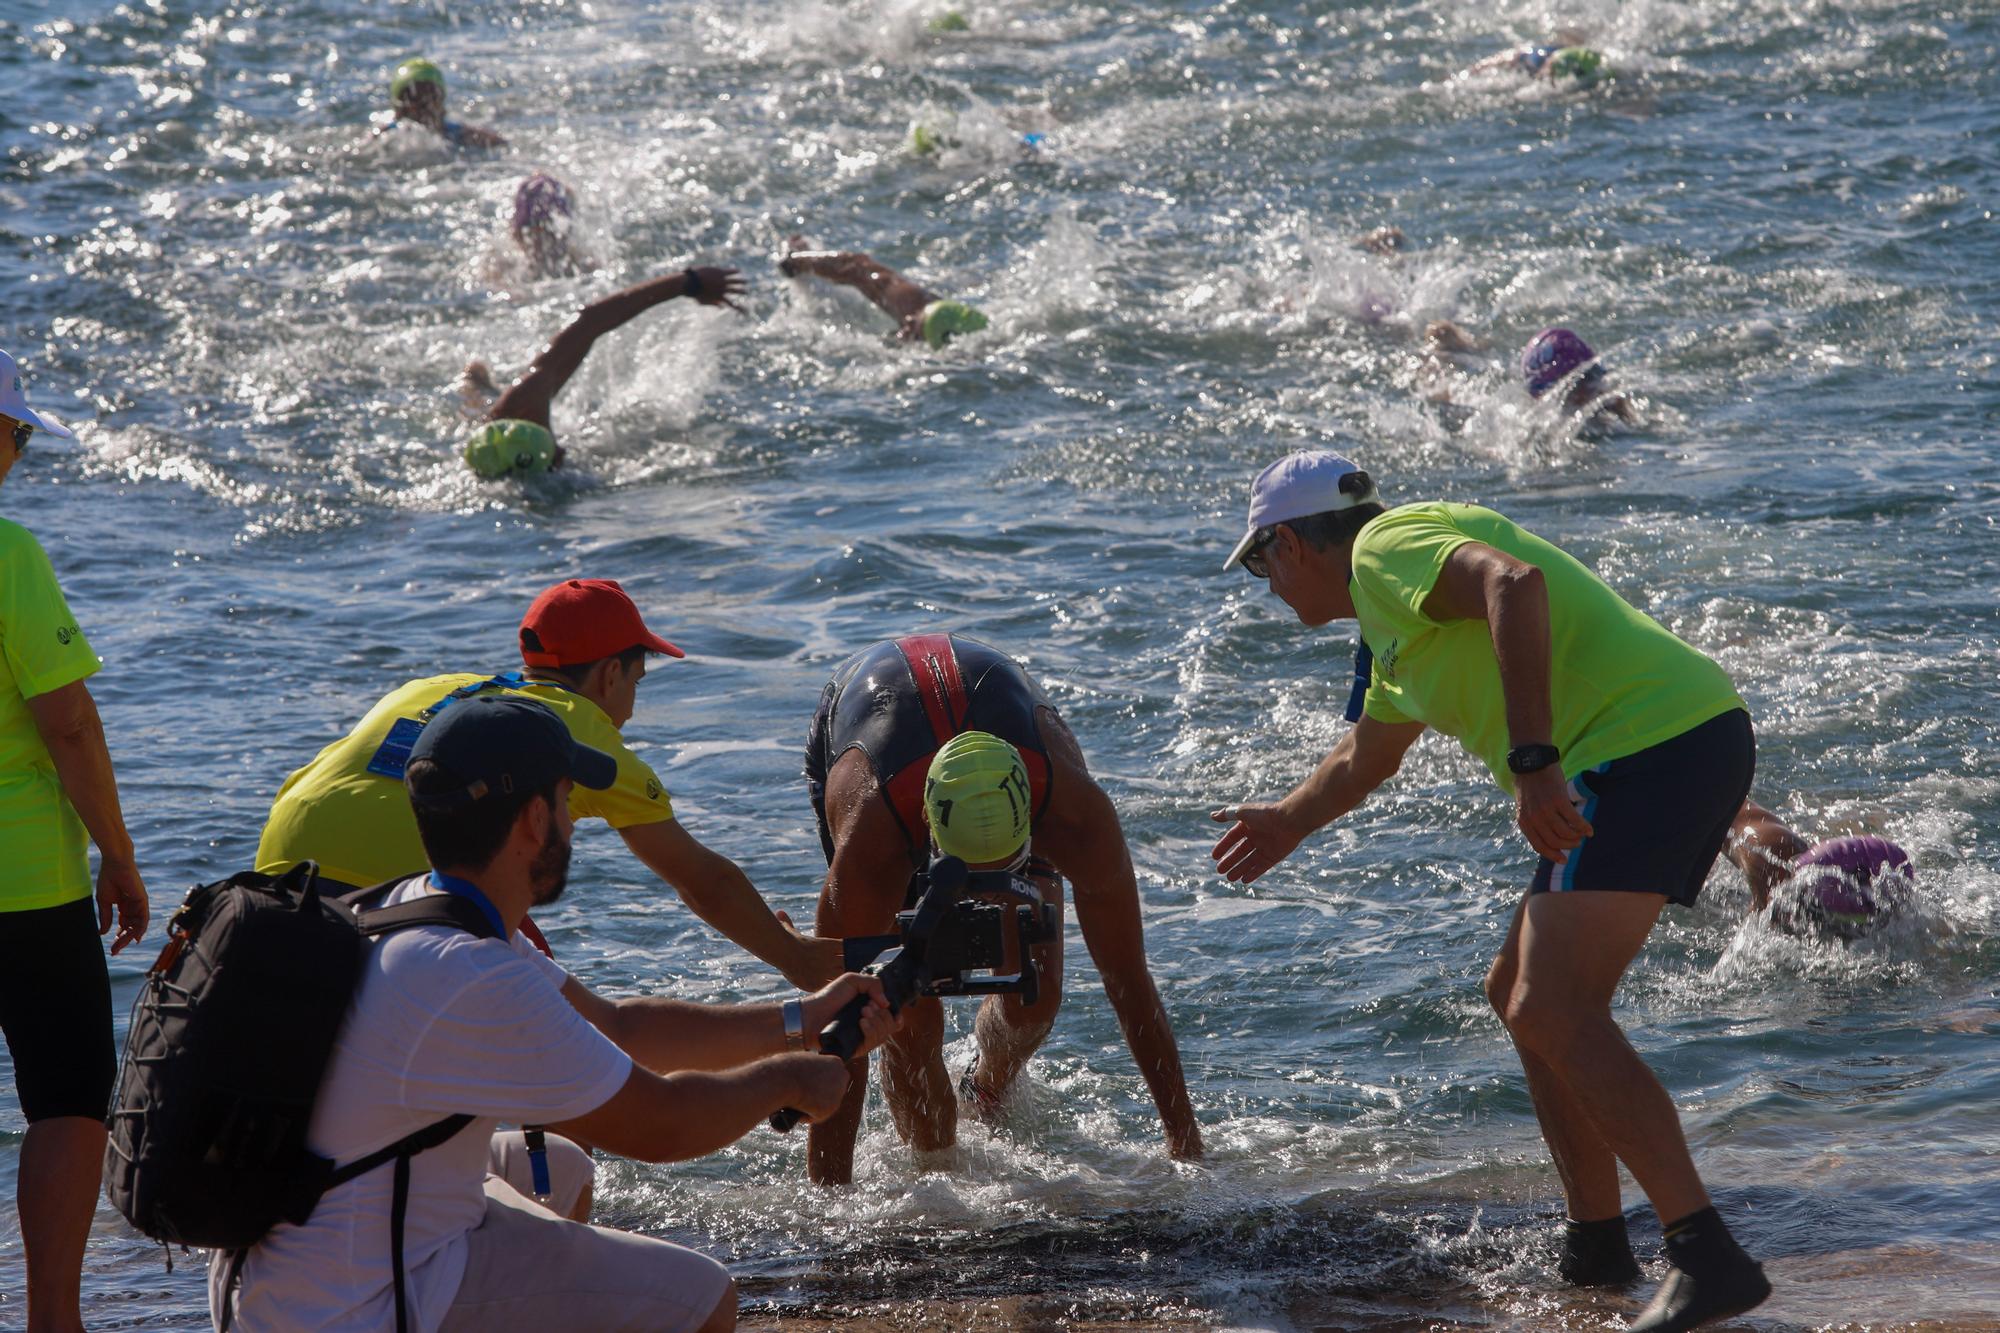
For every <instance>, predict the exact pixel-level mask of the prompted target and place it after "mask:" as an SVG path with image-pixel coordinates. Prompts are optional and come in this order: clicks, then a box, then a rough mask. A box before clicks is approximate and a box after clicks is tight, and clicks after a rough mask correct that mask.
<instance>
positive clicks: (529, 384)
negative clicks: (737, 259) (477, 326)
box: [487, 268, 743, 427]
mask: <svg viewBox="0 0 2000 1333" xmlns="http://www.w3.org/2000/svg"><path fill="white" fill-rule="evenodd" d="M694 274H695V277H696V280H697V281H698V282H699V283H700V287H701V291H700V295H698V296H697V297H696V298H695V299H696V300H698V301H700V302H701V303H702V304H703V305H728V306H732V308H733V305H734V303H733V302H731V300H730V299H729V298H730V297H732V296H737V295H740V294H741V293H742V291H743V281H742V279H741V278H739V277H737V276H736V270H735V269H733V268H698V269H695V270H694ZM687 294H688V279H687V274H686V273H670V274H668V275H667V276H666V277H663V278H654V279H653V280H652V281H651V282H642V283H640V284H639V285H638V286H636V287H627V288H626V289H625V290H624V291H622V292H618V293H615V294H613V295H611V296H607V297H605V298H604V299H603V300H601V301H593V302H591V303H590V304H589V305H587V306H585V307H584V308H583V309H582V310H581V311H579V312H578V313H577V316H576V318H575V319H573V320H571V321H570V323H569V327H568V328H566V329H564V330H563V331H562V332H561V333H558V334H557V335H556V336H555V339H554V341H552V342H551V343H550V344H549V345H548V346H547V347H545V348H543V349H542V354H541V355H540V356H538V357H536V358H535V363H534V364H533V365H532V366H530V367H528V373H527V374H526V375H524V376H522V377H521V379H520V381H519V382H518V383H516V384H515V385H514V386H513V387H512V388H510V389H508V390H507V392H505V393H503V394H501V395H500V401H499V402H497V403H495V404H494V405H493V409H492V411H490V412H488V413H487V416H488V418H489V419H490V420H494V421H508V420H512V421H532V422H534V423H535V424H536V425H538V426H543V427H546V426H548V424H549V405H550V404H551V403H553V402H554V401H555V396H556V395H557V394H559V393H561V392H562V390H563V386H564V385H566V384H568V383H569V381H570V376H572V375H574V374H576V372H577V368H578V367H580V366H581V365H583V359H584V358H585V357H586V356H589V355H590V349H591V347H592V346H593V345H595V344H596V342H597V340H598V339H599V338H602V337H603V336H604V335H605V334H607V333H610V332H611V331H612V330H613V329H616V328H618V327H619V326H620V325H623V324H625V323H626V322H628V321H629V320H631V319H633V318H634V317H635V316H637V315H640V314H643V313H644V312H645V311H648V310H651V309H652V308H653V307H654V306H656V305H659V304H661V303H662V302H665V301H671V300H673V299H674V298H675V297H677V296H686V295H687Z"/></svg>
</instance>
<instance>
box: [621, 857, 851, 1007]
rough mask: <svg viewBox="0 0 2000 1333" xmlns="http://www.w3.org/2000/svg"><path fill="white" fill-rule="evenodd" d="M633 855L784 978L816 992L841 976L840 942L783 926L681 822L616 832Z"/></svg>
mask: <svg viewBox="0 0 2000 1333" xmlns="http://www.w3.org/2000/svg"><path fill="white" fill-rule="evenodd" d="M618 833H619V836H620V837H622V838H624V839H625V845H626V846H627V847H630V848H631V849H632V854H633V855H634V856H636V857H638V858H639V859H640V860H641V861H643V862H644V863H645V864H646V865H647V867H648V868H650V869H651V870H652V871H653V873H654V874H656V875H658V876H659V877H660V878H661V879H663V880H665V881H666V882H667V883H668V884H670V885H672V886H673V888H674V891H675V892H677V893H678V894H680V897H681V901H682V902H684V903H686V904H687V906H688V910H689V911H691V912H693V913H694V914H695V915H696V916H698V917H700V918H701V919H702V920H703V921H705V922H707V923H708V924H709V925H711V926H713V927H715V929H716V930H717V931H719V932H720V933H721V934H722V935H724V936H725V937H727V938H728V939H730V940H731V941H733V942H734V943H736V944H737V945H739V946H741V947H742V948H743V949H745V950H747V951H748V952H750V953H752V954H754V955H756V956H757V957H758V958H760V959H762V960H763V961H764V962H766V963H769V964H770V965H771V966H772V967H775V968H777V969H778V971H779V972H781V973H783V974H784V976H785V979H786V980H787V981H789V982H791V983H792V984H793V985H794V986H797V987H798V988H799V989H800V990H816V989H818V988H819V987H821V986H823V985H825V984H826V983H827V982H829V981H831V980H832V979H833V978H834V977H835V976H837V975H839V973H840V970H841V968H840V957H841V950H840V941H839V940H822V939H815V938H812V937H810V936H807V935H801V934H800V933H799V932H798V931H797V930H796V929H794V928H793V927H792V925H791V923H790V922H789V921H785V920H780V919H779V917H778V916H777V915H776V914H774V913H773V912H772V911H771V908H770V906H769V905H768V904H767V903H765V901H764V899H763V897H762V896H761V895H759V894H758V892H757V888H756V886H755V885H753V884H752V883H751V882H750V877H749V876H748V875H746V874H744V873H743V870H742V868H741V867H740V866H738V865H737V864H736V863H735V862H734V861H732V860H730V859H729V858H728V857H726V856H724V855H722V854H721V853H720V852H715V851H711V850H710V849H709V848H707V847H704V846H703V845H702V844H701V843H700V842H698V841H696V839H695V837H694V835H693V834H691V833H689V832H688V831H687V829H686V828H685V827H683V826H682V824H681V822H680V821H679V820H678V819H662V820H659V821H657V822H655V823H651V824H634V825H631V826H629V827H627V828H622V829H619V830H618Z"/></svg>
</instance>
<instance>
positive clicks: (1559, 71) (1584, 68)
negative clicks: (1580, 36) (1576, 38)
mask: <svg viewBox="0 0 2000 1333" xmlns="http://www.w3.org/2000/svg"><path fill="white" fill-rule="evenodd" d="M1549 77H1550V78H1551V79H1575V80H1576V81H1577V82H1578V83H1595V82H1597V81H1598V80H1599V79H1608V78H1610V77H1611V70H1610V68H1609V67H1608V66H1607V65H1606V64H1605V63H1604V53H1603V52H1601V51H1596V50H1593V49H1592V48H1590V47H1588V46H1565V47H1564V48H1563V49H1562V50H1560V51H1558V52H1556V53H1555V54H1554V55H1552V56H1550V57H1549Z"/></svg>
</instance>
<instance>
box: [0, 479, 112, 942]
mask: <svg viewBox="0 0 2000 1333" xmlns="http://www.w3.org/2000/svg"><path fill="white" fill-rule="evenodd" d="M97 667H98V662H97V654H96V653H94V652H92V651H91V650H90V643H89V641H88V640H86V639H85V638H84V637H83V631H82V630H81V629H78V628H77V624H76V617H75V616H72V615H71V614H70V613H69V603H68V602H65V601H64V600H63V595H62V589H61V588H60V587H58V586H57V584H56V571H55V569H54V567H53V566H51V565H50V564H49V557H48V555H47V553H46V552H44V551H43V550H42V547H41V543H39V542H37V541H36V540H35V538H34V535H33V534H32V533H30V532H29V531H28V530H27V529H26V528H24V527H22V526H21V525H20V524H18V523H10V522H8V521H7V520H6V519H4V518H0V866H5V867H6V869H5V870H4V871H0V912H32V911H36V910H38V909H40V908H44V907H61V906H62V905H63V904H64V903H69V902H75V901H76V900H77V899H78V898H88V897H89V896H90V891H91V885H90V853H89V841H90V840H89V838H88V836H87V835H86V834H85V833H84V829H83V821H82V820H80V819H78V818H77V817H76V810H75V808H74V807H72V806H71V805H70V803H69V797H67V796H65V795H64V794H63V789H62V783H61V781H60V780H59V779H58V778H57V777H56V765H55V761H54V760H53V759H51V758H49V750H48V747H47V746H46V745H43V744H42V734H41V733H40V732H39V731H37V730H35V718H34V715H33V714H32V713H30V712H29V711H28V700H30V699H32V698H34V697H35V696H36V695H38V694H47V693H48V692H49V691H51V690H59V689H61V688H62V687H63V686H65V685H70V684H74V683H75V682H77V681H79V680H82V679H83V678H84V677H86V676H89V675H91V674H93V673H95V672H96V670H97Z"/></svg>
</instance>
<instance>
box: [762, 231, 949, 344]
mask: <svg viewBox="0 0 2000 1333" xmlns="http://www.w3.org/2000/svg"><path fill="white" fill-rule="evenodd" d="M778 271H779V272H780V273H782V274H784V275H785V276H786V277H788V278H800V277H813V278H819V279H821V280H822V281H824V282H831V283H833V284H835V285H836V286H841V287H852V288H853V289H854V290H855V291H857V292H860V293H861V294H862V295H863V296H865V297H867V298H868V299H869V300H870V301H873V302H874V303H875V305H876V307H877V308H878V309H880V310H881V311H882V312H883V313H884V314H886V315H888V316H889V317H890V318H891V319H893V320H895V321H896V336H897V337H899V338H901V339H902V340H903V341H905V342H925V343H929V344H930V345H931V346H932V347H943V346H944V345H945V344H946V343H948V342H950V341H951V340H952V339H953V338H956V337H958V336H959V335H960V334H965V333H977V332H978V331H979V330H981V329H983V328H985V327H986V326H987V319H986V315H985V313H984V312H982V311H981V310H979V309H978V308H977V307H975V306H970V305H967V304H966V303H965V302H963V301H951V300H945V299H942V298H940V297H939V296H938V295H937V294H936V293H935V292H932V291H929V290H927V289H925V288H923V287H920V286H918V285H917V284H916V283H914V282H911V281H910V280H909V279H908V278H906V277H904V276H903V275H902V274H900V273H898V272H897V271H896V270H895V269H892V268H890V267H889V266H888V265H887V264H884V263H883V262H882V261H881V260H879V259H876V258H875V257H873V256H872V255H866V254H863V253H861V252H860V251H858V250H809V249H807V248H806V240H805V237H803V236H794V237H792V238H791V240H790V241H789V242H787V246H786V250H785V257H784V258H783V259H781V260H779V261H778Z"/></svg>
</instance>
